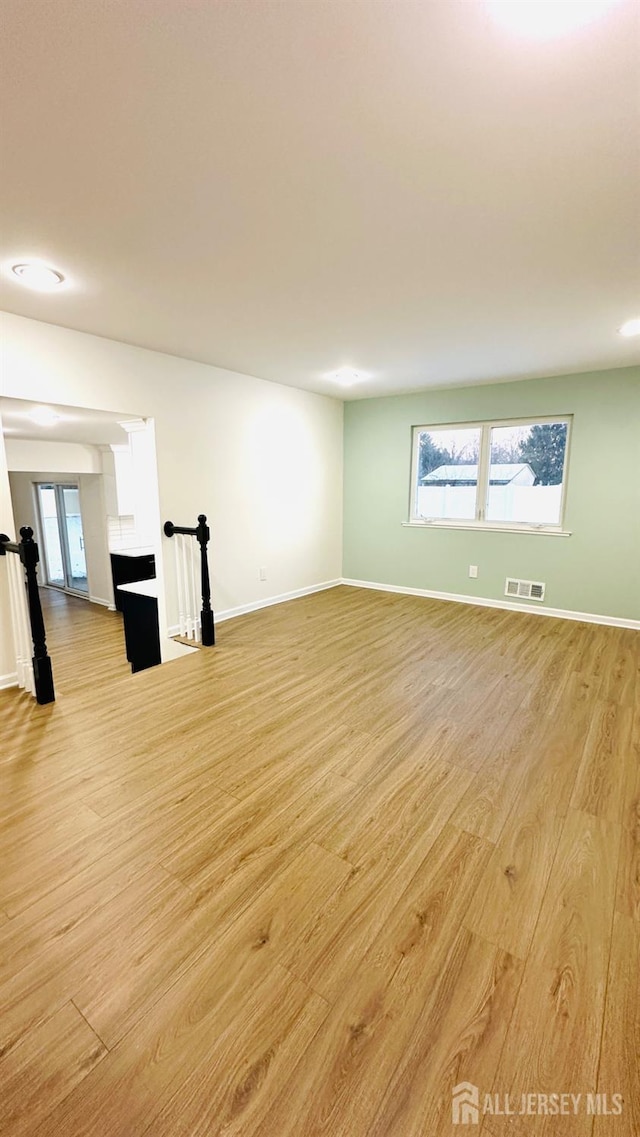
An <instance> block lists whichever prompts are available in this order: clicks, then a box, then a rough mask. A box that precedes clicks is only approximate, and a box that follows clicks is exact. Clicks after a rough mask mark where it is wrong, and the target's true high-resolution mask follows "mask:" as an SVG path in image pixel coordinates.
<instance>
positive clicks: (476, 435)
mask: <svg viewBox="0 0 640 1137" xmlns="http://www.w3.org/2000/svg"><path fill="white" fill-rule="evenodd" d="M570 427H571V416H570V415H567V416H561V417H557V418H536V419H531V420H510V421H493V422H476V423H460V424H456V423H450V424H441V425H438V426H416V427H414V429H413V460H412V465H411V514H410V521H412V522H414V523H423V524H428V523H431V524H440V525H459V526H463V527H464V526H473V527H476V526H477V527H479V528H483V529H486V528H490V529H513V528H522V529H539V530H543V531H544V530H546V531H554V530H555V531H559V530H561V528H562V522H563V513H564V494H565V483H566V476H567V454H568V446H569V433H570Z"/></svg>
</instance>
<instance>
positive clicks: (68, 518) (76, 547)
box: [57, 486, 89, 592]
mask: <svg viewBox="0 0 640 1137" xmlns="http://www.w3.org/2000/svg"><path fill="white" fill-rule="evenodd" d="M57 488H58V491H59V500H60V504H61V506H62V509H61V511H60V514H59V515H61V517H62V520H63V523H64V526H63V534H62V536H63V541H64V544H65V545H66V552H67V562H68V575H67V580H66V585H67V588H71V589H73V591H74V592H88V591H89V583H88V581H87V559H86V557H85V552H84V534H83V532H82V515H81V513H80V493H79V490H78V487H77V486H58V487H57Z"/></svg>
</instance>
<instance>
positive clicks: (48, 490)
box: [38, 482, 89, 593]
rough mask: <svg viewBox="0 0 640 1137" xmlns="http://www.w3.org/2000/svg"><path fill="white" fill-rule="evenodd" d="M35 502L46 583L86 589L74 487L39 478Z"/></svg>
mask: <svg viewBox="0 0 640 1137" xmlns="http://www.w3.org/2000/svg"><path fill="white" fill-rule="evenodd" d="M38 504H39V506H40V521H41V525H42V538H43V542H44V562H45V568H46V575H47V584H51V585H53V586H54V587H55V588H64V589H66V590H67V591H71V592H84V593H88V591H89V582H88V580H87V560H86V556H85V550H84V533H83V531H82V514H81V512H80V493H79V490H78V487H77V486H74V485H61V484H59V483H54V484H50V483H45V482H41V483H40V484H39V485H38Z"/></svg>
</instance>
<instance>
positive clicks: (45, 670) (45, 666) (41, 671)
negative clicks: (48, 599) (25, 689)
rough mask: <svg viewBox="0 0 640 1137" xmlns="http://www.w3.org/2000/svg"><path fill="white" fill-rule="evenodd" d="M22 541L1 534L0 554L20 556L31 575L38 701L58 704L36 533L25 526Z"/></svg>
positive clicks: (32, 634) (33, 659)
mask: <svg viewBox="0 0 640 1137" xmlns="http://www.w3.org/2000/svg"><path fill="white" fill-rule="evenodd" d="M20 536H21V537H22V540H21V541H20V542H18V543H14V542H12V541H9V539H8V537H6V536H5V534H4V533H2V534H0V552H1V553H3V554H6V553H7V552H10V553H18V554H19V556H20V560H21V561H22V564H23V565H24V569H25V572H26V575H27V581H26V585H27V603H28V605H29V620H30V623H31V638H32V640H33V658H32V663H33V677H34V681H35V687H36V699H37V701H38V702H39V703H41V704H44V703H53V702H55V697H56V695H55V691H54V689H53V674H52V671H51V659H50V656H49V654H48V652H47V640H46V632H45V627H44V617H43V615H42V605H41V603H40V593H39V592H38V569H37V565H38V561H39V560H40V557H39V555H38V546H37V545H36V543H35V541H34V539H33V529H32V528H31V526H29V525H23V527H22V529H21V530H20Z"/></svg>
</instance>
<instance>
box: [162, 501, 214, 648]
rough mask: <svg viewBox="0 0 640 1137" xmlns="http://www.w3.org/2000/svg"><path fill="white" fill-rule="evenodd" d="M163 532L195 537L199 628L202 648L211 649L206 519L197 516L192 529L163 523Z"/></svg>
mask: <svg viewBox="0 0 640 1137" xmlns="http://www.w3.org/2000/svg"><path fill="white" fill-rule="evenodd" d="M164 532H165V536H166V537H173V535H174V533H185V534H186V535H187V536H190V537H195V538H196V540H197V542H198V544H199V546H200V577H201V589H202V611H201V613H200V626H201V628H202V644H203V647H213V645H214V644H215V642H216V630H215V625H214V621H213V609H212V607H211V586H210V584H209V562H208V560H207V545H208V543H209V539H210V537H211V533H210V530H209V526H208V525H207V518H206V516H205V514H204V513H199V514H198V524H197V525H196V526H195V528H193V529H189V528H188V527H187V526H185V525H174V524H173V521H165V523H164Z"/></svg>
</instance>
